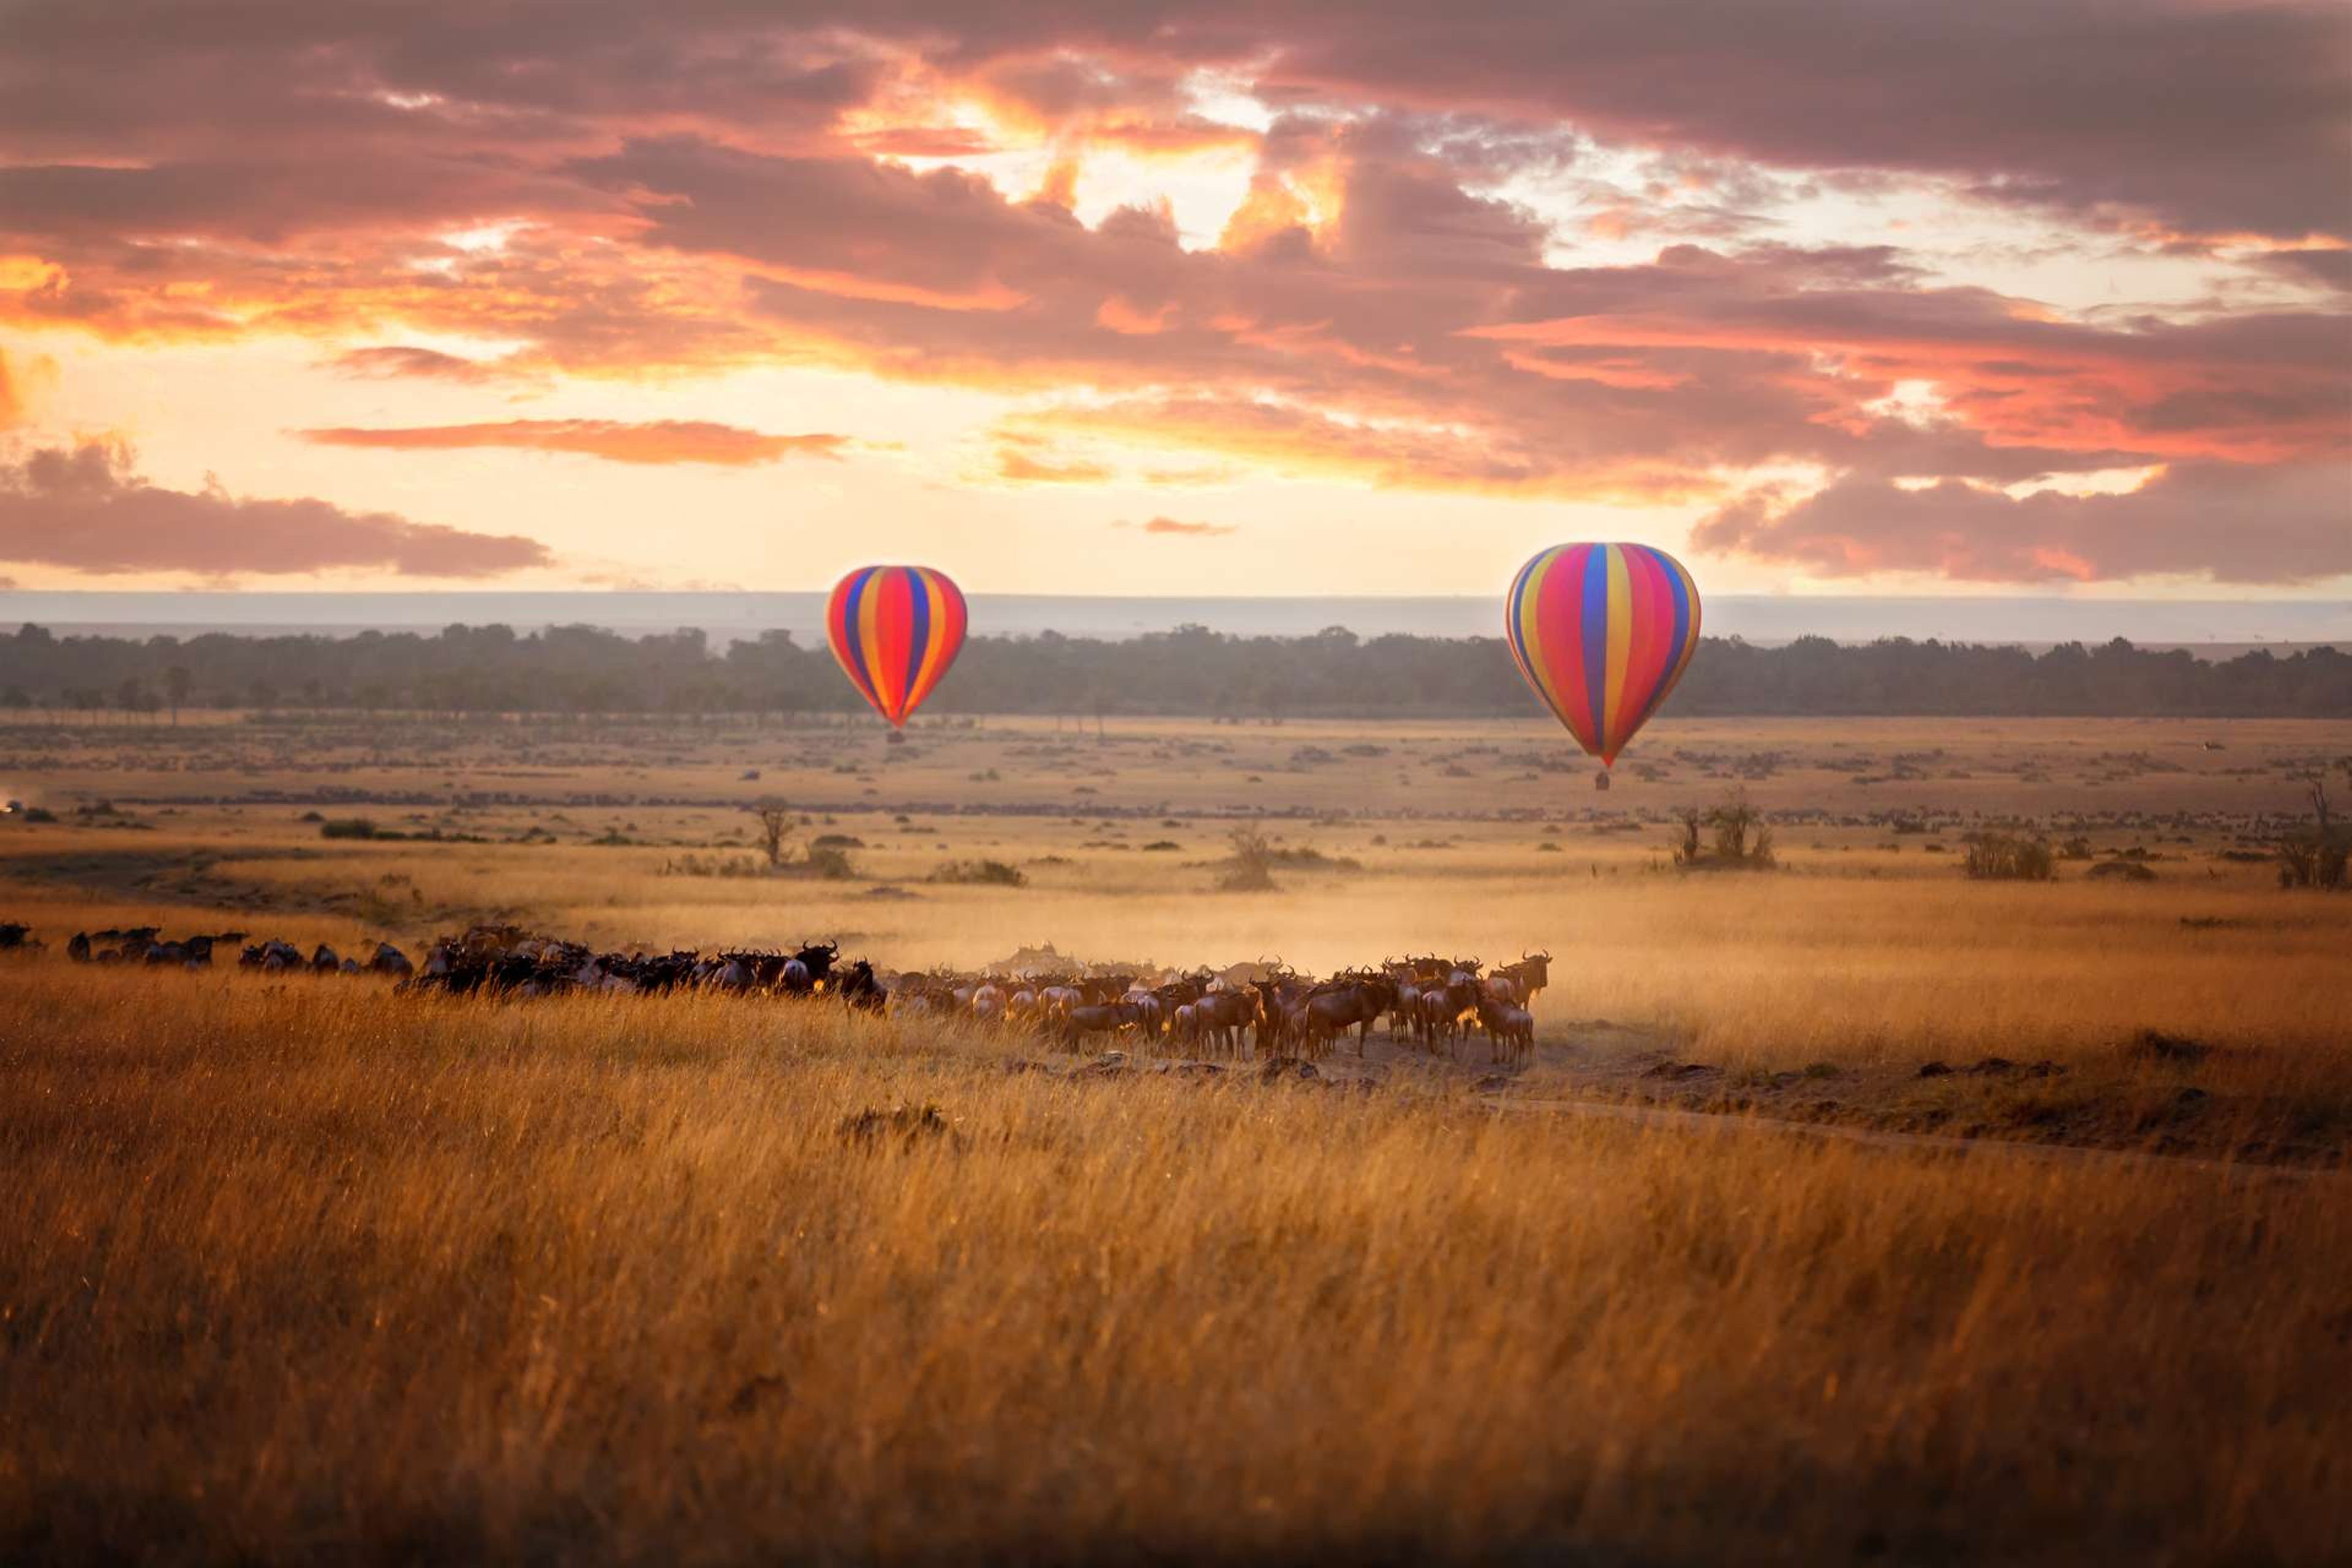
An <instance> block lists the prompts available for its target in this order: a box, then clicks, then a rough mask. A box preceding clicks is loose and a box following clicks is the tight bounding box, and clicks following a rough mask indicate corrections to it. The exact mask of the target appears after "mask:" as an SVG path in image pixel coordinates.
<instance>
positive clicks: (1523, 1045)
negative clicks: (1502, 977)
mask: <svg viewBox="0 0 2352 1568" xmlns="http://www.w3.org/2000/svg"><path fill="white" fill-rule="evenodd" d="M1478 1024H1479V1026H1480V1027H1481V1028H1483V1029H1485V1030H1486V1059H1487V1060H1488V1061H1490V1062H1496V1061H1500V1060H1502V1059H1503V1058H1504V1055H1505V1054H1506V1052H1507V1053H1508V1055H1509V1057H1510V1058H1511V1060H1513V1061H1524V1060H1526V1059H1527V1058H1528V1057H1530V1056H1532V1055H1534V1054H1535V1048H1536V1016H1535V1015H1534V1014H1533V1013H1530V1012H1528V1010H1527V1009H1526V1008H1525V1007H1521V1006H1518V1005H1516V1004H1513V1003H1509V1002H1506V1001H1504V1000H1503V999H1502V998H1501V997H1499V996H1493V995H1487V996H1481V997H1480V998H1478Z"/></svg>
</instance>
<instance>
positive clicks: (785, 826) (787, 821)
mask: <svg viewBox="0 0 2352 1568" xmlns="http://www.w3.org/2000/svg"><path fill="white" fill-rule="evenodd" d="M746 809H747V810H749V811H750V812H751V815H752V816H756V817H758V818H759V819H760V847H761V849H763V850H765V851H766V852H767V856H768V867H769V869H771V870H781V869H782V868H783V864H784V854H785V851H784V834H785V833H786V831H787V830H789V829H790V828H791V826H792V825H793V812H792V808H791V807H790V806H788V805H783V804H782V802H779V801H772V800H763V801H761V803H760V804H759V805H754V806H749V807H747V808H746Z"/></svg>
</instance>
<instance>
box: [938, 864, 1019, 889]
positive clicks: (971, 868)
mask: <svg viewBox="0 0 2352 1568" xmlns="http://www.w3.org/2000/svg"><path fill="white" fill-rule="evenodd" d="M931 880H932V881H934V882H949V883H961V884H967V885H971V886H976V887H983V888H1025V887H1027V886H1028V885H1029V879H1028V877H1027V876H1026V875H1025V874H1024V873H1023V871H1022V870H1021V868H1019V867H1017V866H1008V865H1006V864H1005V863H1004V862H1003V861H1002V860H943V861H941V862H940V866H939V868H938V869H937V870H935V871H933V872H932V873H931Z"/></svg>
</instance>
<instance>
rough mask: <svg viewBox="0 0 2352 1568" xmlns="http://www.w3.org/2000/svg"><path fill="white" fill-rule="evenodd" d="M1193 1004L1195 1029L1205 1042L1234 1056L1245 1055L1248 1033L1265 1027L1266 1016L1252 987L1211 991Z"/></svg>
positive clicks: (1203, 1042)
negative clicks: (1243, 1038)
mask: <svg viewBox="0 0 2352 1568" xmlns="http://www.w3.org/2000/svg"><path fill="white" fill-rule="evenodd" d="M1264 1022H1265V1015H1264V1013H1263V1012H1261V1011H1260V1008H1259V1004H1258V994H1257V991H1256V989H1255V987H1252V986H1243V987H1240V988H1237V989H1233V990H1226V991H1211V992H1207V993H1205V994H1202V997H1201V999H1200V1000H1199V1001H1198V1002H1195V1003H1193V1004H1192V1023H1193V1029H1194V1031H1195V1033H1196V1034H1197V1035H1198V1037H1199V1038H1200V1039H1201V1041H1202V1044H1204V1045H1207V1046H1211V1047H1215V1048H1217V1049H1219V1050H1222V1051H1224V1052H1225V1053H1226V1054H1228V1055H1230V1056H1236V1057H1237V1056H1239V1055H1241V1051H1242V1036H1243V1032H1244V1030H1246V1029H1248V1028H1250V1027H1251V1026H1259V1027H1261V1028H1262V1027H1263V1026H1264Z"/></svg>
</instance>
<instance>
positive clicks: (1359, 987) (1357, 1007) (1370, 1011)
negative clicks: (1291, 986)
mask: <svg viewBox="0 0 2352 1568" xmlns="http://www.w3.org/2000/svg"><path fill="white" fill-rule="evenodd" d="M1395 999H1396V983H1395V982H1394V981H1392V980H1391V979H1390V978H1389V977H1388V976H1387V975H1385V974H1346V975H1340V976H1338V977H1337V978H1334V979H1331V980H1327V981H1325V982H1324V983H1323V984H1320V985H1318V986H1317V987H1315V989H1314V990H1312V991H1309V992H1308V993H1307V994H1306V995H1305V996H1303V997H1301V998H1300V999H1299V1000H1298V1002H1297V1004H1296V1005H1294V1007H1293V1010H1292V1013H1291V1019H1292V1023H1293V1025H1294V1029H1295V1032H1296V1034H1297V1037H1298V1039H1299V1041H1300V1043H1301V1044H1302V1045H1303V1046H1305V1047H1307V1048H1308V1051H1309V1054H1312V1055H1316V1056H1320V1055H1322V1054H1324V1052H1325V1051H1326V1050H1328V1047H1329V1045H1330V1042H1331V1040H1332V1039H1333V1038H1334V1037H1337V1036H1340V1035H1344V1034H1346V1033H1347V1032H1348V1031H1349V1029H1351V1028H1352V1029H1354V1030H1355V1031H1356V1054H1357V1055H1358V1056H1362V1055H1363V1054H1364V1044H1365V1042H1366V1041H1367V1040H1368V1039H1369V1038H1370V1036H1371V1032H1372V1021H1373V1020H1374V1019H1376V1018H1378V1017H1379V1016H1381V1014H1383V1013H1385V1012H1387V1011H1388V1010H1389V1005H1390V1004H1391V1002H1393V1001H1394V1000H1395Z"/></svg>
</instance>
